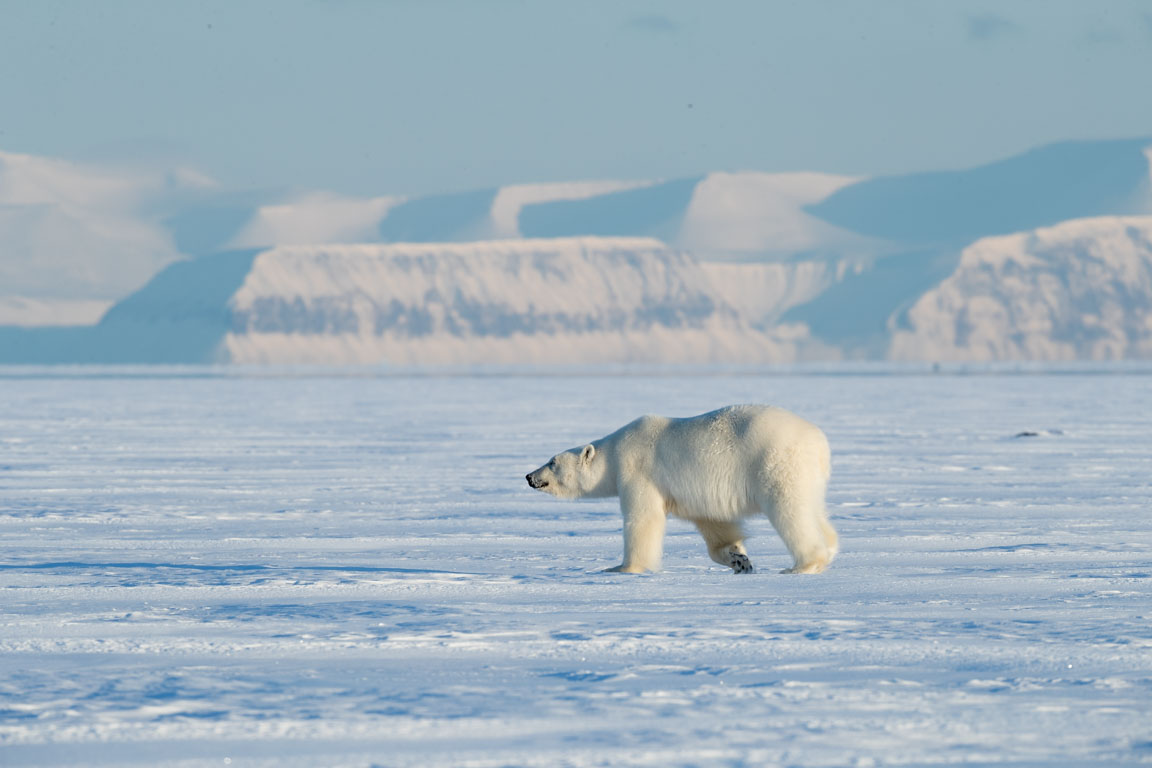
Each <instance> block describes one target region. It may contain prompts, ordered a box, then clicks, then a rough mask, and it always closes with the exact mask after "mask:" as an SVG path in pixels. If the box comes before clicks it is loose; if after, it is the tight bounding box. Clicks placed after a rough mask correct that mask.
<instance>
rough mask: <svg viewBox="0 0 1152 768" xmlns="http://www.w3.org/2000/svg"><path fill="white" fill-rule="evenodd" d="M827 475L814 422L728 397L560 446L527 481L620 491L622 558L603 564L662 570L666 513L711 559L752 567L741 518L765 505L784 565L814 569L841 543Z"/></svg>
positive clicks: (567, 490)
mask: <svg viewBox="0 0 1152 768" xmlns="http://www.w3.org/2000/svg"><path fill="white" fill-rule="evenodd" d="M829 473H830V454H829V450H828V440H827V438H825V436H824V433H823V432H822V431H821V430H820V428H819V427H817V426H816V425H814V424H812V423H810V422H808V421H805V420H804V419H802V418H800V417H799V416H797V415H796V414H794V413H791V412H790V411H786V410H784V409H783V408H774V407H771V406H765V405H733V406H729V407H727V408H721V409H719V410H717V411H712V412H710V413H705V414H701V415H699V416H693V417H690V418H683V419H671V418H666V417H663V416H642V417H640V418H639V419H636V420H635V421H633V422H632V423H631V424H628V425H626V426H624V427H621V428H620V429H618V430H616V431H615V432H613V433H612V434H610V435H608V436H607V437H602V438H600V439H599V440H594V441H593V442H591V443H589V444H588V445H585V446H584V447H582V448H573V449H571V450H569V451H564V452H563V453H560V454H557V455H556V456H554V457H553V458H552V460H551V461H549V462H548V463H547V464H545V465H544V466H542V467H540V468H539V469H536V470H534V471H532V472H530V473H529V474H528V475H527V480H528V485H530V486H531V487H533V488H535V489H537V490H540V491H543V492H544V493H549V494H552V495H553V496H556V497H557V498H561V499H580V498H607V497H611V496H619V497H620V510H621V512H622V513H623V515H624V562H623V563H621V564H620V565H618V566H616V567H615V568H609V569H608V570H609V571H613V572H619V573H641V572H643V571H656V570H659V569H660V559H661V556H662V553H663V548H664V542H663V539H664V523H665V520H666V518H667V517H668V516H669V515H671V516H673V517H679V518H683V519H685V520H691V521H692V522H693V523H695V525H696V528H697V529H698V530H699V531H700V533H701V534H702V535H703V536H704V542H705V543H706V544H707V545H708V554H709V555H710V556H711V557H712V559H713V560H715V561H716V562H717V563H720V564H721V565H726V566H728V567H730V568H731V569H732V570H733V571H735V572H736V573H750V572H751V571H752V563H751V561H750V560H749V559H748V554H747V553H746V552H745V550H744V530H743V526H742V521H743V519H744V518H745V517H748V516H750V515H754V514H756V513H758V512H762V513H764V514H765V515H767V516H768V519H769V520H771V521H772V525H773V526H774V527H775V528H776V531H777V533H779V534H780V538H782V539H783V540H784V544H785V545H786V546H787V547H788V551H789V552H790V553H791V555H792V558H793V560H794V561H795V562H794V564H793V566H792V567H791V568H788V569H787V570H785V571H783V573H820V572H821V571H823V570H824V569H825V568H826V567H827V566H828V563H830V562H832V558H833V557H835V555H836V553H837V551H838V549H839V546H838V537H837V535H836V531H835V529H833V528H832V526H831V525H830V524H829V523H828V518H827V512H826V511H825V508H824V491H825V488H826V487H827V485H828V478H829Z"/></svg>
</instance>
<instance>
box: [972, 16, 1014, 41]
mask: <svg viewBox="0 0 1152 768" xmlns="http://www.w3.org/2000/svg"><path fill="white" fill-rule="evenodd" d="M966 23H967V28H968V39H969V40H973V41H976V42H981V43H983V42H989V41H992V40H1000V39H1002V38H1005V37H1013V36H1015V35H1018V34H1020V33H1021V32H1023V31H1024V28H1023V27H1022V26H1020V25H1019V24H1017V23H1016V22H1015V21H1012V19H1009V18H1008V17H1006V16H1001V15H999V14H996V13H981V14H976V15H973V16H969V17H968V18H967V19H966Z"/></svg>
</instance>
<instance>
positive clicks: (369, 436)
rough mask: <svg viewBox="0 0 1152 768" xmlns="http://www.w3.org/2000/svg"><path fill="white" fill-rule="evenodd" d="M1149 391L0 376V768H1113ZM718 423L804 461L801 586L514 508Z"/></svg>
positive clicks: (602, 520) (597, 375)
mask: <svg viewBox="0 0 1152 768" xmlns="http://www.w3.org/2000/svg"><path fill="white" fill-rule="evenodd" d="M357 374H358V375H357ZM1150 385H1152V379H1150V378H1149V371H1148V370H1147V369H1139V368H1137V369H1112V368H1102V369H1092V370H1081V371H1080V372H1076V371H1065V372H1063V373H1062V374H1059V375H1045V374H1043V373H1036V372H1013V371H1011V370H1007V369H999V373H996V372H990V373H985V374H981V375H978V374H971V375H932V374H930V373H927V372H924V371H918V370H915V369H872V368H867V367H863V368H861V367H857V368H855V369H846V368H829V369H822V370H820V371H807V372H805V371H802V370H782V371H776V372H771V371H755V370H753V371H747V370H745V371H731V372H729V373H727V374H706V373H704V372H691V371H682V372H666V373H664V374H663V375H660V374H658V373H652V372H649V373H633V374H632V375H627V372H626V371H618V372H617V373H616V375H610V374H608V373H605V372H596V371H556V372H553V374H552V375H548V374H538V375H528V374H523V373H516V372H514V371H513V372H505V373H499V372H487V373H486V372H480V373H478V374H475V375H465V374H460V375H403V376H402V375H379V374H373V373H372V372H369V371H359V372H355V371H353V372H349V375H346V376H344V377H333V376H331V375H328V376H321V375H313V374H311V373H310V372H308V371H297V372H291V371H287V372H286V371H275V372H271V373H269V374H264V375H254V374H253V372H252V371H247V372H245V371H241V370H236V369H214V368H203V369H201V368H187V369H154V368H104V369H92V368H88V369H85V368H64V369H38V368H6V369H0V532H2V536H3V539H2V540H3V554H2V556H0V590H3V592H2V594H3V595H4V599H3V601H2V602H0V613H2V616H0V763H2V764H3V765H5V766H24V765H105V766H128V765H141V766H153V765H179V766H201V765H203V766H219V765H225V764H229V763H227V762H226V760H230V761H231V762H230V764H231V765H260V766H315V765H324V766H365V765H381V766H427V765H438V766H439V765H468V766H512V765H515V766H557V765H565V766H621V765H624V766H628V765H638V766H647V765H671V766H698V765H705V764H707V765H721V766H745V765H746V766H765V765H803V766H825V765H826V766H845V765H849V766H850V765H857V766H866V765H930V764H945V763H949V764H960V763H963V764H966V765H980V764H997V765H1016V766H1023V765H1029V766H1035V765H1044V766H1050V765H1060V766H1083V765H1091V764H1096V765H1109V766H1115V765H1136V764H1148V763H1150V762H1152V707H1150V705H1149V701H1150V700H1152V628H1150V619H1152V593H1150V590H1149V587H1150V585H1152V518H1150V515H1149V510H1150V509H1152V480H1150V475H1149V468H1150V467H1152V438H1150V437H1149V435H1150V434H1152V429H1150V426H1152V416H1150V414H1152V386H1150ZM750 401H759V402H768V403H774V404H778V405H783V406H786V407H789V408H791V409H793V410H795V411H797V412H799V413H801V414H802V415H804V416H806V417H808V418H810V419H812V420H813V421H815V422H817V423H819V424H820V425H822V426H823V427H824V428H825V430H826V432H827V433H828V436H829V438H830V441H831V444H832V447H833V454H834V467H833V481H832V485H831V489H830V499H829V500H830V507H831V511H832V516H833V520H834V521H835V523H836V525H837V527H838V528H839V530H840V533H841V537H842V542H843V552H842V554H841V555H840V556H839V557H838V558H837V560H836V562H835V563H834V564H833V566H832V567H831V569H830V570H829V571H828V572H827V573H825V574H824V575H821V576H815V577H793V576H782V575H778V574H777V573H776V571H777V570H778V569H779V568H782V567H784V566H786V565H787V564H788V558H787V556H786V553H785V552H784V549H783V546H782V545H781V544H780V542H779V541H778V539H777V538H776V537H775V535H774V534H773V533H772V532H771V530H770V528H769V526H768V524H767V522H766V521H755V522H754V524H753V526H752V529H753V538H752V539H751V540H750V542H749V552H750V555H751V557H752V560H753V562H754V563H755V564H756V565H757V566H758V572H757V573H755V574H753V575H750V576H735V575H733V574H731V573H730V572H728V571H727V570H726V569H723V568H720V567H719V566H716V565H714V564H713V563H712V562H711V561H710V560H709V559H708V557H707V555H706V553H705V551H704V547H703V544H702V542H701V541H699V540H698V536H697V535H696V534H695V532H694V531H693V530H692V529H691V528H690V526H688V525H687V524H683V523H680V524H677V523H676V522H673V523H672V524H671V525H670V527H669V535H668V537H667V542H666V550H667V554H666V563H665V568H666V570H665V571H664V572H663V573H660V574H655V575H648V576H641V577H624V576H618V575H609V574H601V573H599V572H598V571H599V570H600V569H601V568H604V567H607V566H611V565H615V564H616V563H617V562H619V554H620V533H619V531H620V520H619V513H618V511H617V507H616V504H615V501H614V500H607V501H596V502H589V503H570V502H569V503H565V502H560V501H557V500H554V499H551V498H549V497H546V496H544V495H542V494H539V493H535V492H533V491H531V490H530V489H529V488H528V487H527V485H526V484H525V483H524V480H523V476H524V473H525V472H526V471H527V470H529V469H531V468H533V467H535V466H537V465H538V464H539V463H540V462H541V461H542V460H543V459H544V458H547V457H548V456H549V455H551V454H552V453H554V452H556V451H557V450H559V449H563V448H567V447H569V446H572V445H577V444H579V443H580V442H582V441H584V440H587V439H589V438H592V437H598V436H600V435H602V434H605V433H606V432H608V431H610V430H612V429H614V428H616V427H618V426H620V425H621V424H623V423H625V422H626V421H627V420H629V419H631V418H633V417H634V416H636V415H638V414H640V413H644V412H655V413H665V414H669V415H688V414H693V413H699V412H702V411H705V410H708V409H710V408H714V407H716V406H718V405H723V404H727V403H733V402H750ZM1021 432H1034V433H1036V436H1035V437H1030V438H1028V439H1021V438H1017V437H1016V435H1018V434H1019V433H1021Z"/></svg>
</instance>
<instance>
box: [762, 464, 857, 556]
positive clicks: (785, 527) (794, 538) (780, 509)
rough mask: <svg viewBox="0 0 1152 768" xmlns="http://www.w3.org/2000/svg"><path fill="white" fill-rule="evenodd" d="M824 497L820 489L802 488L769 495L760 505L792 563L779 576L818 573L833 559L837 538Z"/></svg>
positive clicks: (819, 487) (814, 487)
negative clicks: (829, 521) (828, 517)
mask: <svg viewBox="0 0 1152 768" xmlns="http://www.w3.org/2000/svg"><path fill="white" fill-rule="evenodd" d="M823 497H824V493H823V487H821V486H820V485H808V484H803V485H800V486H799V487H797V486H796V485H793V486H792V487H790V488H788V489H787V492H786V493H781V492H776V493H771V494H769V495H768V496H767V498H765V499H764V500H763V501H762V502H761V509H762V511H763V512H764V514H765V515H767V516H768V519H769V520H771V521H772V527H773V528H775V529H776V532H777V533H778V534H780V538H781V539H782V540H783V541H784V546H785V547H787V548H788V552H789V553H790V554H791V555H792V559H793V561H794V562H793V564H792V567H791V568H787V569H785V570H783V571H781V573H821V572H823V571H824V569H825V568H827V567H828V564H829V563H831V562H832V558H833V557H835V556H836V551H837V549H838V544H837V542H838V537H837V536H836V531H835V530H834V529H833V528H832V526H831V525H830V524H829V523H828V519H827V515H826V512H825V510H824V498H823Z"/></svg>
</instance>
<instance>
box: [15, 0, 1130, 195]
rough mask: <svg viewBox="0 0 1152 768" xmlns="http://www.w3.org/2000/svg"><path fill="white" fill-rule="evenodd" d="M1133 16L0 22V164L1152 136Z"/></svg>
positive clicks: (367, 11) (747, 157)
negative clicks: (1, 160)
mask: <svg viewBox="0 0 1152 768" xmlns="http://www.w3.org/2000/svg"><path fill="white" fill-rule="evenodd" d="M1150 74H1152V2H1148V1H1147V0H1145V1H1141V2H1136V1H1133V0H1109V2H1083V1H1079V0H1077V1H1068V0H1036V1H1032V2H1028V1H1024V0H1016V1H1015V2H961V1H959V0H958V1H957V2H931V1H929V0H908V1H907V2H847V1H846V2H821V1H819V0H816V1H813V0H797V1H796V2H753V1H749V2H737V1H735V0H732V1H730V2H725V1H724V0H718V1H717V2H708V3H704V2H683V1H678V0H669V1H668V2H654V1H652V0H649V1H648V2H641V1H637V0H621V1H619V2H575V1H573V2H547V1H545V0H538V1H534V2H529V1H527V0H525V1H522V2H515V1H513V0H494V1H492V2H447V1H438V0H428V1H427V2H415V1H405V0H394V1H392V2H385V1H381V2H369V1H367V0H363V1H357V0H331V1H328V2H324V1H322V0H312V1H307V2H306V1H305V0H230V1H226V2H201V1H198V0H187V1H186V2H161V1H159V0H103V1H102V2H94V1H93V2H88V1H83V2H81V1H66V2H60V1H57V0H0V149H3V150H7V151H15V152H29V153H36V154H44V155H52V156H59V157H65V158H72V159H77V160H103V161H117V162H122V161H126V160H132V161H135V160H143V161H148V162H151V161H163V162H172V161H177V162H183V163H188V164H191V165H194V166H195V167H198V168H200V169H202V170H203V171H205V172H207V173H209V174H211V175H213V176H215V177H217V178H218V179H220V180H221V181H223V182H225V183H226V184H229V185H233V186H237V187H252V186H258V187H273V186H275V187H278V186H291V187H299V188H325V189H331V190H334V191H339V192H347V193H359V194H365V193H368V194H387V193H422V192H429V191H452V190H463V189H470V188H477V187H483V186H491V185H498V184H506V183H513V182H530V181H553V180H567V179H586V178H671V177H677V176H686V175H691V174H697V173H702V172H707V171H713V170H740V169H754V170H766V171H784V170H818V171H830V172H839V173H848V174H878V173H896V172H905V171H914V170H929V169H941V168H958V167H967V166H970V165H973V164H978V163H982V162H986V161H990V160H993V159H997V158H1000V157H1004V156H1006V155H1009V154H1013V153H1016V152H1018V151H1021V150H1024V149H1028V148H1031V147H1034V146H1036V145H1039V144H1043V143H1047V142H1052V141H1059V140H1063V139H1086V138H1115V137H1129V136H1143V135H1152V98H1150V96H1149V94H1150V93H1152V86H1150V80H1149V75H1150Z"/></svg>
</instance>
